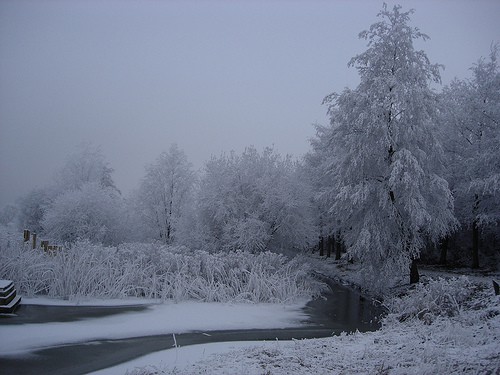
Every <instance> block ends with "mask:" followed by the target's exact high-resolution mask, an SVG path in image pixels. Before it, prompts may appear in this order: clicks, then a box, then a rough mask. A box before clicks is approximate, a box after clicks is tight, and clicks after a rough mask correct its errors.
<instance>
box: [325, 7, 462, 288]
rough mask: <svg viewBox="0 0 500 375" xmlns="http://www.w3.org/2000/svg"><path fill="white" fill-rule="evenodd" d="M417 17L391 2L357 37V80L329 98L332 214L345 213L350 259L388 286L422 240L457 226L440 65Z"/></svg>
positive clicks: (410, 262) (416, 252) (413, 278)
mask: <svg viewBox="0 0 500 375" xmlns="http://www.w3.org/2000/svg"><path fill="white" fill-rule="evenodd" d="M411 13H412V11H409V12H402V11H401V7H400V6H395V7H394V8H393V9H392V10H388V9H387V6H386V5H384V8H383V10H382V11H381V12H380V13H379V15H378V16H379V17H380V21H379V22H376V23H375V24H373V25H372V26H371V27H370V29H369V30H367V31H363V32H362V33H361V34H360V37H361V38H364V39H366V40H367V41H368V48H367V50H366V51H365V52H363V53H361V54H359V55H357V56H355V57H354V58H352V59H351V61H350V63H349V65H350V66H354V67H355V68H356V69H357V70H358V73H359V76H360V83H359V85H358V86H357V87H356V88H355V89H353V90H350V89H345V90H344V91H343V92H342V93H341V94H335V93H334V94H331V95H329V96H327V97H326V98H325V103H327V104H329V109H328V113H329V115H330V118H331V127H332V130H331V139H330V143H331V145H332V147H334V148H335V152H334V154H335V157H336V159H337V160H335V163H332V165H331V172H330V173H331V174H332V175H334V177H335V181H336V183H335V185H334V186H332V187H331V194H332V195H334V196H335V199H334V201H333V204H332V206H331V212H332V213H333V214H334V215H338V216H341V217H342V223H343V224H342V225H343V228H344V238H345V240H346V243H347V246H348V250H349V252H350V254H351V255H352V256H354V257H357V258H358V259H359V260H360V261H361V262H362V263H363V265H364V270H365V276H367V277H368V278H369V279H372V280H373V281H375V280H378V281H379V282H380V283H381V284H383V283H386V281H387V280H388V279H390V278H393V277H394V276H398V275H401V274H407V272H408V270H409V266H410V265H412V270H413V271H414V272H412V273H411V277H410V278H411V281H412V282H413V281H417V280H418V271H417V272H415V271H416V266H414V265H415V262H413V260H415V259H417V258H418V257H419V253H420V250H421V248H422V246H423V243H424V240H425V239H426V238H427V237H428V238H431V239H434V240H436V239H438V238H440V237H442V236H444V235H445V234H446V233H448V232H449V231H450V229H451V228H452V227H453V226H454V223H455V219H454V216H453V199H452V195H451V193H450V190H449V188H448V184H447V182H446V180H445V179H444V178H442V177H441V176H442V173H443V172H442V166H441V161H442V155H441V146H440V144H439V142H438V141H437V140H436V138H435V136H434V134H433V131H432V124H433V122H434V121H435V116H436V113H435V112H436V94H435V93H434V92H433V91H432V90H431V89H430V83H431V82H439V81H440V76H439V66H438V65H433V64H431V63H430V62H429V59H428V58H427V56H426V54H425V53H424V52H423V51H419V50H415V48H414V44H413V43H414V41H415V40H417V39H423V40H426V39H427V38H428V37H427V36H426V35H425V34H422V33H421V32H420V31H419V30H418V29H417V28H414V27H411V26H410V25H409V21H410V15H411Z"/></svg>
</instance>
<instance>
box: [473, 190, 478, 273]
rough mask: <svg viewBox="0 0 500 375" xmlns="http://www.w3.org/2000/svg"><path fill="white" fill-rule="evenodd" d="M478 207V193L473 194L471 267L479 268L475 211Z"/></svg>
mask: <svg viewBox="0 0 500 375" xmlns="http://www.w3.org/2000/svg"><path fill="white" fill-rule="evenodd" d="M478 209H479V195H477V194H475V195H474V207H473V210H472V212H473V213H474V221H473V222H472V268H479V223H478V220H477V211H478Z"/></svg>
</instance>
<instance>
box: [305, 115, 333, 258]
mask: <svg viewBox="0 0 500 375" xmlns="http://www.w3.org/2000/svg"><path fill="white" fill-rule="evenodd" d="M315 128H316V136H315V137H314V138H312V139H311V147H312V150H311V151H310V152H308V153H307V154H306V156H305V163H306V172H307V175H308V181H310V183H311V185H312V189H313V192H314V194H313V202H314V206H315V208H316V215H317V223H316V224H317V227H318V229H319V233H318V236H319V241H320V242H319V246H320V254H321V250H322V248H324V246H325V243H324V242H325V238H328V237H330V238H332V237H333V238H334V239H335V242H336V245H337V257H339V256H340V251H339V250H340V249H339V248H338V247H339V246H340V242H341V241H342V224H341V220H342V217H341V216H339V215H335V214H334V212H333V211H332V210H330V207H331V206H332V205H333V203H334V202H335V197H336V194H337V192H336V191H335V187H336V186H337V184H336V176H335V173H334V171H335V165H336V163H337V161H338V157H337V156H336V155H335V152H336V151H337V149H336V148H335V147H333V143H332V140H333V135H332V127H330V126H322V125H319V124H316V125H315ZM323 250H324V249H323Z"/></svg>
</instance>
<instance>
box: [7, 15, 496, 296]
mask: <svg viewBox="0 0 500 375" xmlns="http://www.w3.org/2000/svg"><path fill="white" fill-rule="evenodd" d="M412 13H413V12H412V11H408V12H403V11H402V8H401V7H400V6H395V7H394V8H393V9H388V8H387V6H384V8H383V9H382V11H381V12H380V14H379V21H378V22H376V23H374V24H373V25H371V26H370V28H369V29H368V30H366V31H363V32H362V33H361V34H360V38H362V39H364V40H366V41H367V48H366V50H365V51H364V52H362V53H360V54H358V55H357V56H354V57H353V58H352V59H351V61H350V62H349V66H350V67H353V68H355V69H356V70H357V72H358V74H359V78H360V83H359V85H358V86H356V87H355V88H352V89H350V88H346V89H345V90H344V91H343V92H341V93H333V94H330V95H328V96H327V97H326V98H325V99H324V104H325V106H326V107H325V108H326V110H327V112H328V115H329V117H330V123H329V124H317V125H315V127H316V136H315V137H314V138H313V139H311V141H310V143H311V149H310V151H309V152H308V153H307V154H306V155H305V157H304V158H303V159H298V160H296V159H294V158H292V157H291V156H288V155H287V156H282V155H280V154H279V153H278V152H277V151H276V150H274V149H273V148H265V149H263V150H257V149H256V148H255V147H253V146H248V147H247V148H246V149H245V150H244V151H243V152H241V153H237V152H234V151H231V152H229V153H227V154H222V155H220V156H212V157H211V159H210V160H208V161H207V162H206V163H205V165H204V167H203V169H202V170H201V171H195V170H194V169H193V166H192V164H191V163H190V162H189V160H188V158H187V155H186V153H185V152H184V151H183V150H181V149H180V148H179V147H178V146H176V145H172V146H170V148H168V144H167V145H166V148H168V150H167V151H165V152H163V153H161V154H160V155H159V156H158V158H157V159H156V160H154V161H152V162H151V164H149V165H147V166H146V167H145V173H144V178H143V179H142V181H140V182H139V183H138V188H137V190H136V191H134V192H133V193H131V194H130V195H129V196H124V195H122V194H121V192H120V191H119V189H118V188H117V187H116V185H115V183H114V181H113V169H112V168H111V167H110V166H109V164H108V163H107V161H106V160H105V157H104V154H103V153H102V151H101V150H100V149H99V148H96V147H93V146H86V147H84V148H83V149H81V150H79V151H78V152H75V154H73V155H71V156H70V157H69V158H68V160H67V162H66V163H65V165H64V166H63V168H62V169H61V170H60V171H59V172H58V174H57V175H56V176H57V177H56V178H55V179H54V183H53V184H52V185H51V186H47V187H45V188H43V189H37V190H33V191H32V192H30V193H29V194H27V195H25V196H24V197H23V198H22V199H20V200H19V201H18V203H17V205H16V206H15V207H14V206H11V207H6V208H5V209H4V210H3V211H2V212H1V215H0V219H1V224H2V225H11V226H12V225H14V223H15V224H16V225H17V228H18V229H24V228H27V229H30V230H31V231H34V232H37V233H39V234H40V235H43V236H46V237H48V238H50V239H51V240H54V241H57V242H60V243H62V244H64V243H68V244H71V243H74V242H75V241H77V240H79V239H85V240H88V241H90V242H92V243H103V244H105V245H116V244H120V243H123V242H131V241H141V242H155V241H158V242H159V243H162V244H166V245H169V246H170V245H171V246H177V245H182V246H184V247H185V251H194V250H206V251H209V252H218V251H225V252H234V251H248V252H253V253H258V252H264V251H267V250H270V251H276V252H304V251H309V252H310V251H315V250H316V249H317V248H318V246H319V244H323V241H325V240H326V239H327V238H330V239H335V242H336V244H337V246H338V249H342V252H343V253H344V254H340V250H339V252H338V255H339V256H340V255H343V256H344V257H345V258H347V259H350V260H352V261H354V262H360V263H361V264H362V265H363V267H362V269H363V270H364V274H365V277H366V280H367V281H369V282H373V283H379V284H380V285H381V286H382V285H383V284H387V282H388V280H392V279H397V278H401V277H404V278H407V277H408V275H409V274H410V266H412V265H413V266H415V261H416V260H418V259H419V258H421V257H424V256H427V257H428V254H429V252H434V254H437V253H438V252H439V250H436V247H440V246H441V250H442V249H443V248H444V249H446V250H447V251H448V258H449V255H450V253H455V256H454V258H459V259H462V262H461V265H470V266H472V267H479V266H480V265H481V255H488V256H491V257H492V258H491V259H493V260H494V261H498V240H499V239H500V235H499V229H498V224H499V222H500V194H499V193H500V192H499V190H500V188H499V186H500V151H499V148H498V145H500V74H499V70H498V63H497V58H498V46H496V45H493V46H492V49H491V53H490V55H489V57H488V58H487V59H484V58H481V59H480V60H479V61H478V62H477V63H476V64H474V65H473V66H472V68H471V72H472V77H471V78H469V79H459V78H457V79H455V80H454V81H453V82H452V83H450V84H449V85H448V86H446V87H444V88H443V89H442V90H441V91H439V92H438V91H437V90H436V89H435V87H438V85H439V84H440V73H439V72H440V68H441V67H440V66H439V65H437V64H433V63H431V62H430V61H429V59H428V57H427V55H426V53H425V52H424V51H421V50H417V49H416V48H415V42H416V41H425V40H427V39H428V36H426V35H425V34H423V33H422V32H420V31H419V30H418V29H417V28H415V27H413V26H411V15H412ZM230 147H231V145H228V148H229V149H230ZM484 238H488V242H487V243H486V241H482V239H484ZM450 241H451V242H450ZM448 243H453V244H454V248H451V247H450V248H448V247H446V244H448ZM482 245H483V246H482ZM443 246H444V247H443ZM429 249H430V250H429ZM458 252H460V254H458ZM443 254H444V257H443ZM441 255H442V256H441V259H442V261H446V252H444V253H443V252H441ZM459 255H460V256H459ZM431 258H432V257H431ZM413 271H416V268H415V267H413ZM417 279H418V274H417V273H414V274H413V278H412V281H416V280H417Z"/></svg>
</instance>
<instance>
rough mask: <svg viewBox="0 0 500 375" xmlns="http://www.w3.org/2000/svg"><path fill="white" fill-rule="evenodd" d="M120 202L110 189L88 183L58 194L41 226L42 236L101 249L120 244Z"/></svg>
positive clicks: (114, 192)
mask: <svg viewBox="0 0 500 375" xmlns="http://www.w3.org/2000/svg"><path fill="white" fill-rule="evenodd" d="M120 214H121V198H120V196H119V194H118V193H117V191H116V189H114V188H113V187H102V186H101V185H100V184H99V183H97V182H89V183H86V184H84V185H82V186H81V187H80V188H79V189H74V190H68V191H66V192H64V193H62V194H60V195H59V196H58V197H57V198H56V199H55V200H54V201H53V202H52V204H51V206H50V208H48V209H47V211H46V212H45V215H44V217H43V220H42V222H41V224H42V226H43V228H44V234H45V235H46V236H49V237H50V238H51V239H53V240H57V241H61V242H75V241H76V240H78V239H87V240H90V241H91V242H93V243H103V244H104V245H111V244H116V243H118V242H120V241H121V234H122V232H121V230H122V228H121V226H120V222H121V215H120Z"/></svg>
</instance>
